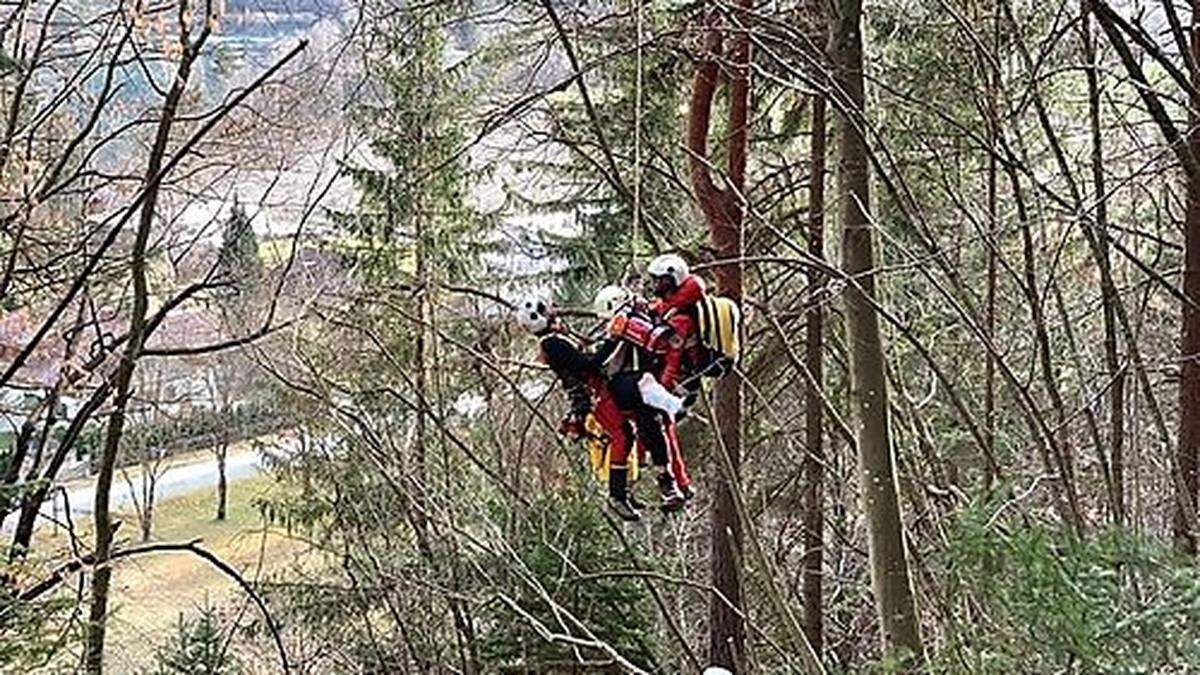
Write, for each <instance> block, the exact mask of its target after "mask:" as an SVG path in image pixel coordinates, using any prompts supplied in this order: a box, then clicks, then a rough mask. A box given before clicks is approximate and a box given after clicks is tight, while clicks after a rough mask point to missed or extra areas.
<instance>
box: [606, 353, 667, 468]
mask: <svg viewBox="0 0 1200 675" xmlns="http://www.w3.org/2000/svg"><path fill="white" fill-rule="evenodd" d="M643 375H645V373H644V372H636V371H634V372H627V373H617V374H616V375H614V376H613V377H612V378H610V379H609V381H608V391H609V393H611V394H612V397H613V402H614V403H616V404H617V407H618V408H620V409H621V411H622V412H627V413H630V414H632V415H633V421H634V423H635V424H637V433H638V438H640V439H642V442H643V443H645V444H646V449H647V450H649V451H650V459H651V461H653V463H654V466H666V465H667V437H666V435H665V434H664V433H663V413H662V411H661V410H659V409H658V408H652V407H650V406H648V405H646V402H645V401H643V400H642V392H641V390H639V389H638V380H640V379H642V376H643Z"/></svg>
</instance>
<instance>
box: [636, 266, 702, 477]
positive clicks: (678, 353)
mask: <svg viewBox="0 0 1200 675" xmlns="http://www.w3.org/2000/svg"><path fill="white" fill-rule="evenodd" d="M646 273H647V275H648V277H649V279H648V280H647V281H648V284H647V290H648V291H649V293H650V294H651V295H652V296H653V297H654V298H655V300H654V302H653V303H652V304H651V305H650V308H651V311H652V312H654V314H656V315H657V316H658V317H659V318H661V319H662V320H663V321H665V322H666V324H667V325H668V326H670V327H671V329H672V331H673V332H674V333H675V335H676V336H678V339H679V340H680V341H681V343H682V344H681V345H680V347H679V348H678V349H675V350H672V351H671V352H669V353H668V354H667V355H666V357H665V358H664V360H663V366H662V370H661V371H660V372H659V373H658V380H659V382H661V383H662V385H663V386H664V387H666V388H667V389H670V390H676V389H677V388H679V389H681V390H680V391H679V393H680V395H682V396H683V398H684V401H685V407H686V406H687V405H690V404H691V403H692V402H693V401H695V399H696V396H697V394H698V392H699V390H700V373H699V367H700V364H701V361H702V360H703V355H702V351H703V348H702V347H701V345H700V337H699V333H698V317H697V311H698V309H697V304H698V303H699V302H700V301H701V300H703V299H704V292H705V287H704V280H703V279H701V278H700V277H698V276H696V275H695V274H692V273H691V270H690V269H689V268H688V264H687V261H685V260H684V259H683V258H681V257H680V256H678V255H674V254H666V255H660V256H658V257H656V258H654V259H653V260H651V261H650V264H649V265H648V266H647V267H646ZM665 431H666V435H667V441H668V449H669V451H670V456H671V472H672V473H673V474H675V480H676V481H677V482H678V484H679V489H680V490H681V491H682V492H683V495H684V497H685V498H687V499H691V498H692V497H693V496H695V491H694V490H693V489H692V480H691V477H689V476H688V473H687V465H686V463H685V462H684V460H683V450H682V447H681V446H680V444H679V435H678V430H677V428H676V424H675V420H672V421H671V423H670V425H668V427H667V428H666V430H665Z"/></svg>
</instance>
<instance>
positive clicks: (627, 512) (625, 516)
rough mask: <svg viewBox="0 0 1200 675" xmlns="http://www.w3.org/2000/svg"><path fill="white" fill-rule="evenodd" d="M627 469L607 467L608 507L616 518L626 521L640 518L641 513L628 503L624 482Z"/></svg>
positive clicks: (626, 478) (626, 476) (626, 477)
mask: <svg viewBox="0 0 1200 675" xmlns="http://www.w3.org/2000/svg"><path fill="white" fill-rule="evenodd" d="M627 480H628V469H626V468H624V467H621V468H617V467H609V469H608V509H609V510H610V511H612V512H613V513H614V514H616V516H617V517H618V518H620V519H621V520H624V521H627V522H633V521H636V520H639V519H641V514H639V513H638V512H637V511H636V510H634V508H633V506H632V505H631V504H630V503H629V494H628V492H627V487H628V486H627V485H626V482H627Z"/></svg>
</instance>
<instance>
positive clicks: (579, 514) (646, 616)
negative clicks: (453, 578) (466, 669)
mask: <svg viewBox="0 0 1200 675" xmlns="http://www.w3.org/2000/svg"><path fill="white" fill-rule="evenodd" d="M526 518H527V520H526V521H525V522H523V523H522V524H521V525H520V529H519V531H518V532H516V533H514V535H513V538H512V540H511V545H512V547H513V548H514V549H515V552H516V555H517V556H518V557H519V558H520V560H521V563H522V565H521V566H519V568H518V569H520V570H521V572H519V573H518V572H516V571H515V570H513V569H512V568H513V566H512V565H511V564H508V563H506V564H504V565H495V566H494V567H495V568H496V569H501V570H504V572H503V573H502V574H504V575H506V576H507V578H505V579H502V580H500V585H501V586H502V587H503V586H507V587H509V588H511V589H512V590H511V591H509V592H510V593H511V594H512V595H511V599H512V600H513V601H514V602H516V603H517V605H518V606H519V607H520V608H521V609H522V610H523V611H524V612H527V613H528V614H529V615H531V616H532V618H533V619H534V620H536V621H537V622H539V623H541V624H542V625H543V626H546V627H547V628H549V629H550V630H551V631H553V632H556V633H569V634H571V635H574V636H576V637H580V636H581V631H580V630H579V629H578V628H577V627H576V626H575V625H574V624H573V622H572V621H570V620H569V619H568V620H566V621H565V622H564V621H562V620H561V614H560V613H557V612H556V611H555V609H554V608H552V606H551V604H550V602H547V600H546V598H547V597H548V598H549V599H550V600H552V601H553V603H554V604H555V605H557V606H558V607H561V608H562V609H564V610H566V611H567V612H569V613H570V614H571V615H572V616H573V617H575V618H576V619H578V620H579V621H580V622H582V623H583V624H584V625H585V626H586V627H587V629H588V630H589V631H591V632H592V633H593V634H594V635H595V636H596V638H597V639H599V640H601V641H603V642H606V643H608V644H609V645H611V646H612V647H613V648H615V649H616V650H617V652H619V653H620V654H621V655H622V656H623V657H625V658H627V659H629V660H630V661H632V662H633V663H635V664H637V665H639V666H640V667H642V668H645V669H648V670H653V669H654V663H655V651H656V640H655V633H656V630H655V626H654V623H653V621H652V618H653V616H654V608H653V606H652V605H651V603H650V598H649V594H648V592H647V591H646V589H645V587H644V586H643V585H642V583H641V582H640V581H639V580H637V579H633V578H629V577H621V576H602V575H601V576H594V577H589V575H594V574H598V573H603V572H607V571H612V570H623V569H629V568H630V565H629V561H628V559H627V557H626V555H625V554H624V552H623V548H622V546H621V543H620V542H619V541H618V540H617V537H616V535H615V534H614V533H613V531H612V529H611V526H610V525H609V523H608V522H607V521H606V520H605V518H604V516H603V514H602V513H601V511H600V509H599V508H598V507H597V503H596V502H595V501H594V500H590V499H587V498H586V497H580V496H575V495H570V494H567V495H562V494H556V493H547V494H545V495H542V496H541V497H540V498H539V499H538V500H537V502H536V503H535V504H534V505H533V506H532V508H531V510H530V511H529V513H527V514H526ZM538 587H540V589H541V590H543V591H544V593H545V596H543V595H542V593H541V592H538V590H536V589H538ZM488 614H489V615H490V616H489V619H490V620H489V621H487V624H488V626H489V629H488V631H487V632H486V633H485V634H484V635H482V636H481V639H482V643H481V649H480V651H481V656H482V658H483V659H484V661H485V663H486V664H487V668H486V669H487V670H489V671H494V670H505V669H509V668H524V669H527V670H529V671H531V672H545V671H546V670H547V669H548V668H547V666H546V664H553V663H559V664H562V663H569V662H572V661H574V659H575V657H574V655H573V651H572V649H571V648H570V647H569V646H567V645H564V644H561V643H551V642H547V641H546V640H545V639H544V638H543V637H542V636H541V635H540V634H539V633H538V632H537V631H536V630H535V629H534V628H533V626H532V625H531V623H530V621H528V620H527V619H526V618H524V617H522V616H520V615H519V614H518V613H517V612H515V611H513V610H512V609H511V608H510V607H509V606H508V605H507V604H504V603H499V602H495V603H492V604H491V605H489V606H488ZM582 651H583V653H584V654H585V655H587V656H589V657H592V658H598V659H603V658H605V656H604V655H603V654H602V653H600V652H598V651H595V650H588V649H583V650H582ZM549 669H550V670H552V669H553V668H549Z"/></svg>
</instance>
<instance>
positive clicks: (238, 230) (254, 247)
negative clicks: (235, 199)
mask: <svg viewBox="0 0 1200 675" xmlns="http://www.w3.org/2000/svg"><path fill="white" fill-rule="evenodd" d="M217 270H218V273H219V275H220V277H221V278H222V279H223V280H225V281H227V282H229V283H230V284H232V289H231V292H230V295H232V296H244V295H245V294H247V293H251V292H253V291H254V290H255V289H256V288H257V287H258V285H259V284H261V283H262V280H263V275H264V272H263V263H262V260H261V259H259V257H258V237H257V236H256V235H255V234H254V227H253V226H252V225H251V224H250V218H249V217H248V216H247V215H246V211H245V209H243V208H242V206H241V204H234V206H233V213H232V215H230V217H229V222H228V223H226V225H225V233H224V236H223V238H222V241H221V249H220V250H219V251H218V253H217Z"/></svg>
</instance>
